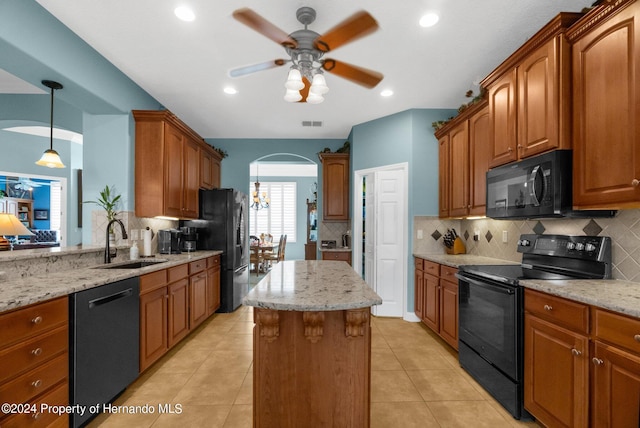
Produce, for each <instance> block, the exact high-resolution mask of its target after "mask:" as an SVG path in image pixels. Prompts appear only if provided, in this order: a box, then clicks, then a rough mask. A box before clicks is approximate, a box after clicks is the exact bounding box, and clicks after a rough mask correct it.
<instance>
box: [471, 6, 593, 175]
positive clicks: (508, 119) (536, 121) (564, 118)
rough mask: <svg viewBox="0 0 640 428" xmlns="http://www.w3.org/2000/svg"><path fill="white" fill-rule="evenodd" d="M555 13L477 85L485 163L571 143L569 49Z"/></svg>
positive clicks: (571, 16) (568, 17) (564, 23)
mask: <svg viewBox="0 0 640 428" xmlns="http://www.w3.org/2000/svg"><path fill="white" fill-rule="evenodd" d="M581 16H582V14H579V13H560V14H559V15H557V16H556V17H555V18H554V19H552V20H551V21H550V22H549V23H548V24H547V25H545V26H544V27H543V28H542V29H540V31H538V32H537V33H536V34H535V35H534V36H533V37H531V38H530V39H529V40H528V41H527V42H526V43H525V44H524V45H523V46H522V47H520V48H519V49H518V50H517V51H516V52H514V53H513V54H512V55H511V56H510V57H509V58H507V59H506V60H505V61H504V62H503V63H502V64H501V65H500V66H498V68H496V70H494V71H493V72H492V73H491V74H490V75H489V76H487V77H486V78H485V79H484V80H483V81H482V82H481V83H480V84H481V86H482V87H486V88H487V91H488V93H489V134H490V141H492V142H493V147H492V150H491V159H490V166H491V167H495V166H499V165H503V164H505V163H508V162H512V161H515V160H518V159H523V158H526V157H529V156H533V155H536V154H539V153H543V152H545V151H549V150H552V149H559V148H570V146H571V140H570V135H571V123H570V119H571V101H570V87H571V86H570V82H571V74H570V73H571V68H570V56H569V55H570V50H569V43H568V41H567V38H566V37H565V31H566V29H567V28H568V27H569V26H570V25H571V24H573V23H574V22H576V21H577V20H578V19H579V18H580V17H581Z"/></svg>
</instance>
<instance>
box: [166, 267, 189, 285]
mask: <svg viewBox="0 0 640 428" xmlns="http://www.w3.org/2000/svg"><path fill="white" fill-rule="evenodd" d="M167 271H168V278H167V280H168V282H176V281H178V280H179V279H182V278H186V277H188V276H189V264H188V263H185V264H183V265H180V266H175V267H172V268H169V269H167Z"/></svg>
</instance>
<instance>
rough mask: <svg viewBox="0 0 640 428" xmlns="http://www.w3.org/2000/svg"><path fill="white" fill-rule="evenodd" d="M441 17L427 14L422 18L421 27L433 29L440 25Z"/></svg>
mask: <svg viewBox="0 0 640 428" xmlns="http://www.w3.org/2000/svg"><path fill="white" fill-rule="evenodd" d="M439 20H440V17H439V16H438V15H437V14H435V13H433V12H432V13H427V14H425V15H423V16H422V18H420V26H421V27H423V28H428V27H433V26H434V25H436V24H437V23H438V21H439Z"/></svg>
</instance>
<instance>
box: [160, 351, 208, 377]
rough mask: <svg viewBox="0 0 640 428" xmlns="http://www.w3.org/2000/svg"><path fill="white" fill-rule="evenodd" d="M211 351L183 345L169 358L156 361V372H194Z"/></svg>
mask: <svg viewBox="0 0 640 428" xmlns="http://www.w3.org/2000/svg"><path fill="white" fill-rule="evenodd" d="M212 352H213V351H211V350H209V349H200V348H196V349H192V348H190V347H183V348H181V349H180V350H178V351H177V352H176V353H175V354H173V355H172V356H171V357H170V358H165V359H163V360H162V361H160V362H159V363H158V372H162V373H185V374H187V373H188V374H191V373H194V372H195V371H196V370H197V369H198V368H199V367H200V366H201V365H202V363H204V362H205V361H206V360H207V357H209V355H210V354H211V353H212Z"/></svg>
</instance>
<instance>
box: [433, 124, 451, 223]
mask: <svg viewBox="0 0 640 428" xmlns="http://www.w3.org/2000/svg"><path fill="white" fill-rule="evenodd" d="M436 137H438V133H436ZM449 159H450V156H449V134H444V135H441V136H439V137H438V216H439V217H440V218H447V217H449V186H450V182H449V168H450V165H449Z"/></svg>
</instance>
